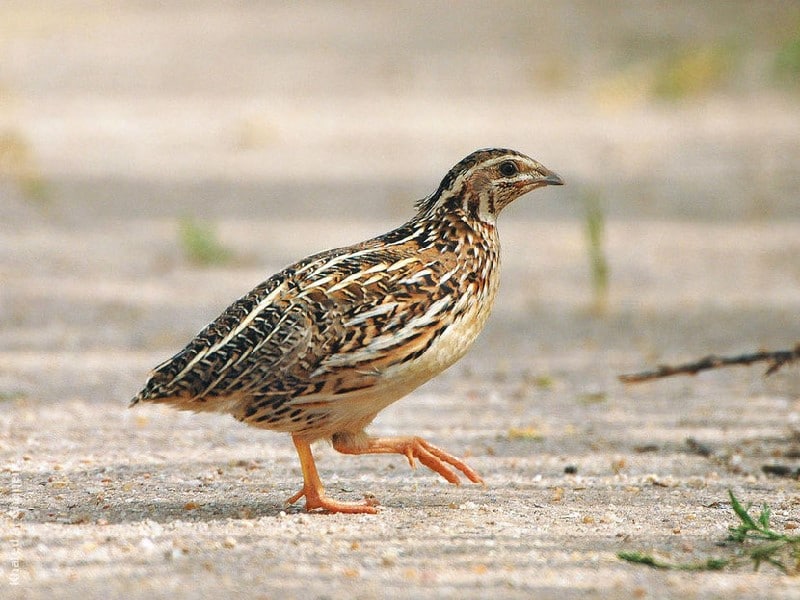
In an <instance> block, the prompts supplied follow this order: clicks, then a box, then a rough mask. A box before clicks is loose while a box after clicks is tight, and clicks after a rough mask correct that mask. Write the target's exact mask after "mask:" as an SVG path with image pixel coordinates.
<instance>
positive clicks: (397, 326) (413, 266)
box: [134, 244, 458, 410]
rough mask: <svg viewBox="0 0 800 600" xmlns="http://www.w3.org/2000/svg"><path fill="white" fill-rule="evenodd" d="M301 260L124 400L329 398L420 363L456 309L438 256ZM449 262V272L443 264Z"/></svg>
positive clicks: (381, 253)
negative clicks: (403, 364) (407, 362)
mask: <svg viewBox="0 0 800 600" xmlns="http://www.w3.org/2000/svg"><path fill="white" fill-rule="evenodd" d="M357 248H358V249H357V250H353V249H352V248H351V249H344V250H334V251H330V252H327V253H323V254H320V255H317V256H314V257H310V258H309V259H306V260H305V261H303V262H301V263H297V264H296V265H292V266H291V267H289V268H287V269H285V270H284V271H282V272H280V273H278V274H276V275H274V276H273V277H271V278H270V279H268V280H267V281H266V282H264V283H263V284H261V285H260V286H258V287H257V288H255V289H254V290H253V291H252V292H250V293H249V294H247V295H246V296H244V297H243V298H241V299H239V300H237V301H236V302H234V303H233V304H232V305H231V306H230V307H228V309H227V310H226V311H225V312H223V313H222V315H220V316H219V317H218V318H217V319H216V320H215V321H214V322H212V323H211V324H210V325H208V326H207V327H206V328H205V329H204V330H203V331H201V332H200V333H199V334H198V336H197V337H196V338H195V339H193V340H192V341H191V342H190V343H189V344H188V345H187V346H186V348H184V349H183V350H182V351H181V352H179V353H178V354H176V355H175V356H173V357H172V358H171V359H169V360H167V361H165V362H164V363H162V364H161V365H159V366H158V367H156V368H155V369H154V371H153V373H152V374H151V377H150V379H149V380H148V381H147V383H146V384H145V388H144V389H143V390H142V391H141V392H140V393H139V395H138V396H137V397H136V398H135V399H134V403H136V402H138V401H139V400H151V401H159V400H160V401H166V402H172V403H175V404H180V405H183V407H186V408H191V409H193V410H219V409H220V407H219V406H218V405H216V406H215V404H216V403H215V400H216V401H217V403H218V402H224V401H225V400H231V401H236V400H239V399H241V398H243V397H248V396H272V395H282V396H286V397H292V398H300V397H303V396H310V397H314V398H320V397H329V398H332V397H335V396H337V395H341V394H346V393H348V392H350V391H353V390H356V389H361V388H364V387H369V386H371V385H374V384H375V383H376V381H377V380H378V379H380V377H381V374H382V373H383V372H384V371H385V370H386V369H387V368H389V367H390V366H392V365H394V364H397V363H398V362H402V361H403V360H404V359H407V358H408V357H412V358H413V357H414V356H415V355H419V354H421V353H422V352H423V351H424V350H425V349H426V347H427V345H429V344H430V343H432V341H433V340H434V339H435V336H436V335H438V334H437V330H438V328H434V327H431V326H430V325H431V324H433V323H434V322H435V321H437V320H439V319H442V318H444V316H445V315H449V316H450V317H452V315H451V314H450V312H449V311H450V309H451V307H452V304H453V302H455V301H456V300H457V294H456V288H457V287H458V286H457V285H456V282H455V281H454V277H453V273H454V271H455V270H456V266H455V264H454V263H453V261H448V260H447V259H444V258H443V257H442V256H441V255H439V253H438V252H421V253H410V252H407V251H406V252H404V253H402V254H401V253H398V252H393V251H392V249H391V248H390V249H386V248H385V247H384V248H377V247H374V248H373V247H370V246H368V245H366V244H365V245H362V246H360V247H357ZM451 263H452V264H451Z"/></svg>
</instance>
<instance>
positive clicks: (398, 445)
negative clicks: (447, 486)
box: [333, 436, 483, 485]
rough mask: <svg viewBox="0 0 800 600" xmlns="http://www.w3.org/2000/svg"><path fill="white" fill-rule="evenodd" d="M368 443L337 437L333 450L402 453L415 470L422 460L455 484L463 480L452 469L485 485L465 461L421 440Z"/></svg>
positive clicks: (369, 440) (368, 441)
mask: <svg viewBox="0 0 800 600" xmlns="http://www.w3.org/2000/svg"><path fill="white" fill-rule="evenodd" d="M365 442H366V443H364V441H363V440H361V443H355V441H354V438H351V437H349V436H341V437H339V436H334V439H333V447H334V448H335V449H336V450H338V451H339V452H342V453H343V454H402V455H403V456H405V457H406V458H407V459H408V463H409V464H410V465H411V468H412V469H414V468H416V466H417V465H416V462H414V461H415V459H416V460H419V462H421V463H422V464H423V465H425V466H426V467H428V468H429V469H431V470H432V471H436V472H437V473H439V475H441V476H442V477H444V478H445V479H446V480H447V481H449V482H450V483H453V484H455V485H460V484H461V480H460V479H459V477H458V475H457V474H456V472H455V470H454V469H452V468H451V467H455V468H456V469H458V470H459V471H461V472H462V473H463V474H464V475H465V476H466V477H467V479H469V480H470V481H472V482H473V483H483V479H482V478H481V476H480V475H478V474H477V473H476V472H475V471H473V470H472V469H471V468H470V467H469V465H467V464H466V463H465V462H464V461H462V460H460V459H458V458H456V457H455V456H453V455H452V454H448V453H447V452H445V451H444V450H442V449H441V448H438V447H437V446H434V445H433V444H431V443H430V442H426V441H425V440H423V439H422V438H420V437H415V436H414V437H397V438H367V439H366V440H365Z"/></svg>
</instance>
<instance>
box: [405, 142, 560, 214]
mask: <svg viewBox="0 0 800 600" xmlns="http://www.w3.org/2000/svg"><path fill="white" fill-rule="evenodd" d="M563 184H564V182H563V181H562V179H561V177H559V176H558V175H557V174H556V173H554V172H553V171H551V170H549V169H548V168H546V167H545V166H544V165H542V164H541V163H538V162H536V161H535V160H533V159H532V158H530V157H528V156H525V155H524V154H521V153H519V152H516V151H515V150H507V149H504V148H487V149H485V150H476V151H475V152H473V153H472V154H470V155H469V156H467V157H466V158H464V159H463V160H461V161H460V162H459V163H458V164H456V165H455V166H454V167H453V168H452V169H450V171H449V172H448V173H447V175H445V177H444V179H442V182H441V183H440V184H439V188H438V189H437V190H436V191H435V192H434V193H433V194H431V195H430V196H428V197H427V198H425V199H424V200H420V201H419V202H418V203H417V209H418V210H419V212H420V214H426V215H430V216H433V215H435V214H436V213H437V212H439V211H444V212H451V211H458V210H461V211H464V212H465V213H466V214H467V215H469V216H470V217H471V218H477V219H480V220H481V221H486V222H490V223H493V222H494V220H495V219H496V218H497V215H498V214H500V211H501V210H503V209H504V208H505V207H506V206H508V205H509V204H511V202H513V201H514V200H516V199H517V198H519V197H520V196H522V195H523V194H527V193H528V192H530V191H532V190H535V189H536V188H539V187H542V186H545V185H563Z"/></svg>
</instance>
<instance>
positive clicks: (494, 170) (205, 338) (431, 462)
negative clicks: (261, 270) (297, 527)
mask: <svg viewBox="0 0 800 600" xmlns="http://www.w3.org/2000/svg"><path fill="white" fill-rule="evenodd" d="M561 184H562V181H561V179H560V178H559V177H558V175H556V174H555V173H553V172H552V171H549V170H548V169H546V168H545V167H543V166H542V165H541V164H539V163H538V162H536V161H534V160H533V159H531V158H528V157H527V156H525V155H523V154H520V153H518V152H515V151H513V150H505V149H486V150H478V151H476V152H473V153H472V154H470V155H469V156H467V157H466V158H464V159H463V160H462V161H460V162H459V163H458V164H456V165H455V166H454V167H453V168H452V169H451V170H450V171H449V172H448V174H447V175H446V176H445V178H444V179H443V180H442V182H441V184H440V185H439V188H438V189H437V190H436V192H434V193H433V194H431V195H430V196H428V197H427V198H425V199H423V200H420V201H419V202H418V203H417V214H416V215H415V216H414V217H413V218H412V219H411V220H410V221H408V222H407V223H405V224H404V225H401V226H400V227H398V228H397V229H395V230H393V231H390V232H389V233H386V234H384V235H381V236H379V237H376V238H374V239H371V240H367V241H365V242H362V243H360V244H356V245H354V246H349V247H346V248H338V249H335V250H328V251H327V252H321V253H319V254H315V255H313V256H310V257H308V258H306V259H304V260H302V261H300V262H298V263H296V264H294V265H291V266H290V267H287V268H286V269H284V270H283V271H281V272H280V273H277V274H276V275H273V276H272V277H270V278H269V279H267V280H266V281H265V282H264V283H262V284H260V285H259V286H258V287H256V288H255V289H254V290H253V291H251V292H250V293H249V294H247V295H245V296H244V297H242V298H240V299H239V300H237V301H236V302H234V303H233V304H232V305H231V306H230V307H229V308H228V309H227V310H226V311H225V312H224V313H222V315H220V316H219V317H218V318H217V319H216V320H215V321H214V322H213V323H211V324H210V325H208V326H207V327H206V328H205V329H203V331H201V332H200V333H199V334H198V335H197V337H196V338H194V339H193V340H192V341H191V342H189V344H188V345H187V346H186V348H184V349H183V350H181V351H180V352H178V353H177V354H176V355H175V356H173V357H172V358H170V359H169V360H167V361H165V362H163V363H162V364H160V365H159V366H157V367H156V368H155V369H154V371H153V372H152V373H151V375H150V378H149V379H148V381H147V382H146V384H145V387H144V389H143V390H142V391H141V392H139V394H138V395H137V396H136V397H135V398H134V399H133V401H132V403H131V404H132V405H133V404H137V403H138V402H140V401H147V402H160V403H167V404H170V405H172V406H174V407H176V408H179V409H183V410H193V411H214V412H229V413H231V414H232V415H233V416H234V417H236V418H237V419H239V420H240V421H244V422H245V423H248V424H250V425H253V426H255V427H261V428H265V429H274V430H277V431H285V432H288V433H291V434H292V438H293V440H294V443H295V446H296V448H297V452H298V456H299V457H300V463H301V466H302V469H303V479H304V486H303V488H302V489H301V490H300V491H299V492H298V493H297V494H295V495H294V496H293V497H292V498H290V499H289V502H290V503H291V502H296V501H297V500H299V499H300V498H302V497H303V496H305V498H306V508H307V509H308V510H314V509H324V510H327V511H331V512H354V513H357V512H370V513H371V512H375V508H374V507H373V506H369V505H361V504H349V503H343V502H337V501H335V500H332V499H330V498H328V497H327V496H326V495H325V493H324V489H323V487H322V484H321V482H320V479H319V475H318V474H317V471H316V467H315V465H314V459H313V456H312V454H311V449H310V444H311V443H312V442H314V441H315V440H318V439H329V440H332V442H333V446H334V448H336V449H337V450H338V451H340V452H343V453H346V454H368V453H399V454H403V455H405V456H406V457H407V459H408V461H409V462H410V463H411V466H412V467H413V466H414V459H415V458H416V459H419V460H420V462H422V463H423V464H424V465H426V466H427V467H429V468H431V469H432V470H434V471H436V472H437V473H439V474H440V475H442V476H443V477H444V478H445V479H446V480H447V481H449V482H451V483H456V484H458V483H459V479H458V476H457V475H456V472H455V470H454V469H457V470H459V471H461V472H462V473H463V474H464V475H465V476H466V477H467V478H468V479H469V480H470V481H473V482H476V483H479V482H482V480H481V478H480V476H479V475H478V474H477V473H475V472H474V471H473V470H472V469H470V468H469V467H468V466H467V465H466V464H464V463H463V462H462V461H460V460H458V459H457V458H455V457H453V456H451V455H449V454H447V453H446V452H444V451H443V450H440V449H439V448H436V447H435V446H433V445H431V444H429V443H428V442H426V441H424V440H422V439H420V438H416V437H408V438H373V437H369V436H368V435H367V434H366V433H365V432H364V428H365V427H366V426H367V425H368V424H369V423H370V422H371V421H372V420H373V419H374V418H375V416H376V415H377V414H378V412H380V411H381V410H382V409H383V408H385V407H386V406H388V405H389V404H391V403H392V402H394V401H396V400H398V399H399V398H401V397H403V396H404V395H406V394H407V393H409V392H410V391H411V390H413V389H414V388H416V387H418V386H419V385H421V384H422V383H424V382H425V381H427V380H428V379H430V378H431V377H433V376H435V375H437V374H438V373H440V372H441V371H443V370H444V369H446V368H447V367H449V366H450V365H452V364H453V363H454V362H456V361H457V360H458V359H459V358H461V357H462V356H463V355H464V353H465V352H466V351H467V349H468V347H469V346H470V344H471V343H472V342H473V341H474V339H475V337H476V336H477V335H478V333H479V332H480V331H481V329H482V328H483V326H484V323H485V322H486V319H487V317H488V316H489V312H490V310H491V306H492V302H493V300H494V296H495V293H496V291H497V285H498V281H499V251H500V245H499V240H498V237H497V231H496V229H495V218H496V217H497V215H498V214H499V213H500V211H501V210H502V209H503V208H504V207H505V206H507V205H508V204H509V203H511V202H512V201H513V200H515V199H516V198H518V197H519V196H521V195H523V194H525V193H527V192H529V191H531V190H533V189H536V188H538V187H541V186H544V185H561Z"/></svg>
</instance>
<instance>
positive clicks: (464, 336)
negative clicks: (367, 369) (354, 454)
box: [293, 272, 498, 437]
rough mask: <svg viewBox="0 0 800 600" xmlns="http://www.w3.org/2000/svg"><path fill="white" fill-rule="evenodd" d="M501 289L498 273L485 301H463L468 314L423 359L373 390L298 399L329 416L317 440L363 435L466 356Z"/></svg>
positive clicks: (392, 370) (389, 372)
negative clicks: (389, 408) (342, 434)
mask: <svg viewBox="0 0 800 600" xmlns="http://www.w3.org/2000/svg"><path fill="white" fill-rule="evenodd" d="M497 287H498V275H497V273H496V272H495V273H493V274H492V276H491V277H490V281H488V282H487V286H486V288H485V291H484V294H483V296H482V297H481V298H472V299H471V300H470V299H469V298H464V299H462V301H463V302H465V303H466V304H467V308H466V310H464V312H462V313H461V316H460V318H458V319H457V320H455V321H454V322H453V323H452V324H450V326H449V327H447V329H446V330H445V331H444V333H442V334H441V335H440V336H439V337H438V338H437V339H436V340H435V341H434V342H433V343H432V344H431V347H430V348H429V349H428V350H427V351H426V352H425V353H424V354H423V355H421V356H420V357H418V358H415V359H413V360H410V361H407V362H404V363H402V364H398V365H395V366H392V367H389V368H388V369H386V371H385V372H383V373H382V374H381V376H380V378H379V379H378V380H377V381H376V382H375V385H373V386H372V387H369V388H367V389H362V390H358V391H355V392H352V393H349V394H345V395H341V396H336V397H333V398H330V397H329V398H324V399H323V398H319V397H317V398H314V397H305V398H302V399H300V398H298V399H295V400H294V401H293V404H294V403H297V404H298V405H301V404H305V405H306V406H307V407H308V410H310V411H320V412H324V413H326V418H325V419H324V421H325V423H324V427H323V428H320V427H319V425H318V426H317V431H316V432H315V433H317V434H318V435H316V436H315V437H330V436H331V435H333V434H334V433H340V432H350V433H358V432H361V431H362V430H363V429H364V427H366V426H367V425H368V424H369V423H370V422H371V421H372V420H373V419H374V418H375V416H376V415H377V414H378V413H379V412H380V411H381V410H383V409H384V408H386V407H387V406H389V405H390V404H392V403H393V402H396V401H397V400H399V399H400V398H402V397H403V396H406V395H407V394H409V393H410V392H412V391H413V390H415V389H416V388H417V387H419V386H420V385H422V384H423V383H425V382H426V381H428V380H430V379H431V378H433V377H435V376H436V375H438V374H439V373H441V372H442V371H444V370H445V369H447V368H448V367H450V366H451V365H453V364H454V363H456V362H457V361H458V360H459V359H460V358H461V357H463V356H464V354H466V352H467V351H468V350H469V348H470V346H471V345H472V343H473V342H474V341H475V339H476V338H477V337H478V334H479V333H480V332H481V330H482V329H483V327H484V325H485V324H486V320H487V319H488V317H489V314H490V312H491V309H492V304H493V302H494V297H495V294H496V292H497ZM321 429H324V432H323V431H322V430H321Z"/></svg>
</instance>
